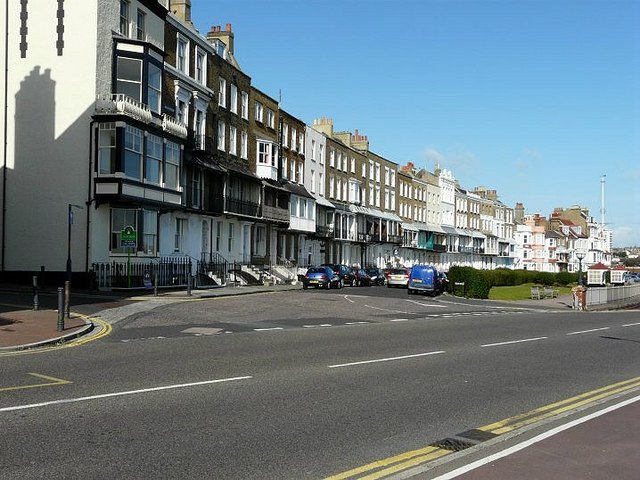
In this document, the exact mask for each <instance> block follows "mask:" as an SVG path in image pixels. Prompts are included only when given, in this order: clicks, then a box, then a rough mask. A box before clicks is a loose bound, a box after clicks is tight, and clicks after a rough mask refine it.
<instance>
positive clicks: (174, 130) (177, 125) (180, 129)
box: [162, 113, 187, 138]
mask: <svg viewBox="0 0 640 480" xmlns="http://www.w3.org/2000/svg"><path fill="white" fill-rule="evenodd" d="M162 128H163V130H164V131H165V132H168V133H170V134H172V135H175V136H176V137H180V138H187V126H186V125H185V124H184V123H182V122H179V121H178V120H176V119H175V118H173V117H172V116H171V115H167V114H166V113H163V114H162Z"/></svg>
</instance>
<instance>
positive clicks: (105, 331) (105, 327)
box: [0, 314, 113, 357]
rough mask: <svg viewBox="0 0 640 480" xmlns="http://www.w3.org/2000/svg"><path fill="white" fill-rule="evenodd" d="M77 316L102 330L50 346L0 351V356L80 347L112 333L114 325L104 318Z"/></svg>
mask: <svg viewBox="0 0 640 480" xmlns="http://www.w3.org/2000/svg"><path fill="white" fill-rule="evenodd" d="M75 316H78V317H82V318H85V319H88V320H89V321H91V322H92V323H93V324H94V325H98V326H99V327H100V331H99V332H98V333H96V334H95V335H88V336H86V337H79V338H76V339H74V340H69V341H66V342H63V343H60V344H55V345H51V346H48V347H38V348H30V349H27V350H12V351H8V352H2V353H0V357H9V356H11V357H13V356H17V355H33V354H34V353H43V352H50V351H52V350H60V349H62V348H71V347H78V346H80V345H84V344H85V343H89V342H93V341H95V340H98V339H100V338H103V337H106V336H108V335H110V334H111V331H112V330H113V327H112V326H111V324H110V323H108V322H105V321H104V320H100V319H98V318H94V317H91V316H87V315H82V314H75Z"/></svg>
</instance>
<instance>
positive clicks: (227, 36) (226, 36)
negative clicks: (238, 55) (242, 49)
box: [207, 23, 234, 57]
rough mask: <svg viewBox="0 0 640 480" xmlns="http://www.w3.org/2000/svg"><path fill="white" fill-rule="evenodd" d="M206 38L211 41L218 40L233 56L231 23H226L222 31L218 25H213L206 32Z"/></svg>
mask: <svg viewBox="0 0 640 480" xmlns="http://www.w3.org/2000/svg"><path fill="white" fill-rule="evenodd" d="M207 40H209V42H213V40H220V41H221V42H222V43H224V44H225V46H226V47H227V51H228V52H229V54H230V55H231V56H232V57H233V56H234V51H233V30H232V28H231V24H230V23H227V25H226V28H225V30H224V31H223V30H222V28H221V27H220V25H214V26H212V27H211V30H209V33H207Z"/></svg>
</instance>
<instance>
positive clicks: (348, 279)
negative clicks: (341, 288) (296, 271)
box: [320, 263, 355, 287]
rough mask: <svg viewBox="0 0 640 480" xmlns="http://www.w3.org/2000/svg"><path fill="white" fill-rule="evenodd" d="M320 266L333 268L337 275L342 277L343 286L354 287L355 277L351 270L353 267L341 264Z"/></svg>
mask: <svg viewBox="0 0 640 480" xmlns="http://www.w3.org/2000/svg"><path fill="white" fill-rule="evenodd" d="M320 266H321V267H329V268H331V270H333V271H334V272H336V274H337V275H338V276H339V277H340V279H341V280H342V284H343V285H350V286H352V287H353V283H354V281H355V277H354V275H353V270H351V267H349V266H347V265H342V264H339V263H323V264H322V265H320Z"/></svg>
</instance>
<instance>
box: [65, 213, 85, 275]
mask: <svg viewBox="0 0 640 480" xmlns="http://www.w3.org/2000/svg"><path fill="white" fill-rule="evenodd" d="M74 207H75V208H79V209H80V210H82V206H80V205H74V204H73V203H69V204H67V223H68V228H67V281H68V282H71V225H72V224H73V208H74Z"/></svg>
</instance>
